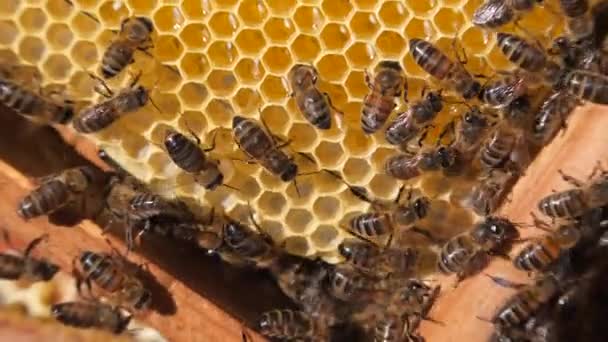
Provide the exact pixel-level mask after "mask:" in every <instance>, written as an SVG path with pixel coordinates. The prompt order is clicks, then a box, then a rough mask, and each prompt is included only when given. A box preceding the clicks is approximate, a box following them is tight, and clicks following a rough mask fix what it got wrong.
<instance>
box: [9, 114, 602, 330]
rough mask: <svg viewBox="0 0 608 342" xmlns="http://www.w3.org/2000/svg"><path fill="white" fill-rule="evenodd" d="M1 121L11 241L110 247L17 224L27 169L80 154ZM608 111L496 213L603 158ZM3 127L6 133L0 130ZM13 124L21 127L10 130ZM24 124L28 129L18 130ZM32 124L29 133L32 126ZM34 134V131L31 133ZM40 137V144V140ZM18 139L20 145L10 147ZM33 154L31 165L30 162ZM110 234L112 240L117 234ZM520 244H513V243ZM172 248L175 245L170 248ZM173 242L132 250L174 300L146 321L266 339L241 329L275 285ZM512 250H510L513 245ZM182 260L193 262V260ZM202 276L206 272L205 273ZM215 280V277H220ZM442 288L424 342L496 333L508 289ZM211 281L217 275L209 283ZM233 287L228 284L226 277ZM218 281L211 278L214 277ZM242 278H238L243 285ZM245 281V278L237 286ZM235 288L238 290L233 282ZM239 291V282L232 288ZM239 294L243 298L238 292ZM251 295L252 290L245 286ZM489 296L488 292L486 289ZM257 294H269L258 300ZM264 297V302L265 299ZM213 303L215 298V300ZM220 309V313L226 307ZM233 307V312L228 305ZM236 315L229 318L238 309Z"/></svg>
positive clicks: (88, 151) (574, 124)
mask: <svg viewBox="0 0 608 342" xmlns="http://www.w3.org/2000/svg"><path fill="white" fill-rule="evenodd" d="M2 114H3V115H1V116H2V120H1V121H2V123H3V125H2V126H0V127H1V128H0V134H2V140H1V141H0V159H1V160H0V184H2V186H3V190H4V193H3V196H1V197H0V213H1V214H2V221H1V223H2V225H3V226H5V227H7V228H8V229H9V231H10V232H11V235H12V237H13V238H14V240H15V241H19V242H21V243H22V244H25V242H27V241H29V240H31V239H32V238H34V237H36V236H39V235H40V234H41V233H44V232H49V233H50V234H51V236H52V242H51V243H49V245H48V247H47V250H46V251H47V253H48V255H49V256H50V257H51V258H53V260H54V261H56V262H57V263H59V264H60V265H61V266H62V267H64V268H65V269H68V270H69V268H70V267H71V266H70V265H71V258H72V256H73V255H74V254H75V253H77V252H78V251H79V250H82V249H83V248H99V249H102V250H103V249H107V244H106V242H105V241H104V239H105V238H106V237H105V236H102V235H101V233H100V232H101V231H100V229H99V228H98V227H96V226H95V223H93V222H90V221H85V222H81V223H79V224H78V225H77V228H79V229H75V228H76V227H74V228H66V227H58V226H56V225H54V224H53V223H50V222H48V220H47V219H46V218H40V219H35V220H32V221H29V222H23V220H21V219H20V218H19V217H18V216H17V214H16V211H15V206H16V203H17V202H18V201H19V200H20V199H21V198H22V197H23V196H24V195H25V194H26V193H27V191H29V190H30V189H32V187H33V183H32V181H31V178H32V177H36V176H42V175H44V174H47V173H49V172H52V171H56V170H58V169H60V168H61V167H66V166H73V165H78V164H81V163H83V162H84V161H83V160H82V159H80V158H79V157H78V156H75V155H74V154H73V153H70V151H69V150H67V149H66V148H65V146H63V145H62V142H61V141H59V139H58V137H57V135H56V134H54V132H53V131H52V130H51V129H46V128H36V129H35V131H32V128H31V126H30V125H29V124H28V123H26V122H25V121H24V120H21V119H20V118H16V117H13V115H12V114H11V113H8V112H6V111H3V113H2ZM607 127H608V115H607V113H606V110H605V108H603V107H600V106H595V105H588V106H585V107H582V108H579V109H578V110H577V111H576V113H575V114H574V115H573V116H572V118H571V120H570V121H569V125H568V129H567V130H566V132H565V134H562V135H560V136H558V137H557V138H556V139H555V140H554V141H553V142H552V143H551V144H550V145H549V146H547V147H546V148H545V149H544V150H543V151H542V152H541V153H540V154H539V155H538V157H537V158H536V160H535V161H534V162H533V163H532V165H531V166H530V167H529V168H528V170H527V171H526V174H525V175H524V176H523V177H522V178H521V179H520V180H519V182H518V183H517V184H516V185H515V187H514V188H513V191H512V194H511V195H510V196H509V198H508V200H507V202H506V203H505V204H504V206H503V208H501V210H500V211H499V214H500V215H505V216H507V217H509V218H510V219H512V220H513V221H515V222H519V223H524V222H525V223H528V222H530V216H529V213H530V211H531V210H535V208H536V203H537V201H538V200H539V198H540V197H542V196H544V195H545V194H547V193H549V192H550V191H551V190H560V189H563V188H566V187H567V186H568V185H567V184H565V183H564V182H563V181H562V180H561V178H560V176H559V174H558V173H557V170H558V169H562V170H564V171H565V172H567V173H569V174H571V175H573V176H575V177H580V178H584V177H586V176H587V174H588V173H589V171H590V170H591V169H592V168H593V166H594V164H595V163H596V162H597V161H598V160H599V161H602V162H606V161H607V160H608V149H607V148H606V146H608V135H606V134H605V130H606V128H607ZM2 131H3V132H2ZM15 132H19V134H16V133H15ZM24 132H25V134H23V133H24ZM28 132H29V134H28ZM33 138H35V139H33ZM64 138H66V140H67V141H68V142H70V143H72V144H76V148H77V150H79V151H81V152H82V153H83V154H85V155H86V156H89V157H91V156H92V151H93V150H94V149H93V148H91V146H90V145H89V144H87V143H86V141H83V140H81V139H78V140H74V139H73V137H70V136H69V135H66V136H64ZM41 142H45V144H41ZM15 146H19V150H18V151H17V149H15V148H14V147H15ZM32 161H36V163H32ZM521 232H522V236H523V237H527V236H533V235H540V234H541V232H540V231H538V230H535V229H534V228H527V229H526V228H522V229H521ZM110 240H111V241H112V242H113V243H114V244H116V245H117V246H121V248H123V245H122V241H121V240H120V239H119V238H116V237H110ZM520 247H521V246H516V248H515V251H517V250H518V248H520ZM175 248H178V249H175ZM197 252H198V251H191V250H187V251H184V250H183V249H180V248H179V246H176V245H174V244H172V243H167V242H165V241H152V243H150V244H149V245H146V246H144V248H143V249H142V250H137V251H136V252H135V253H133V254H132V255H131V257H133V261H134V262H137V263H142V262H145V263H148V265H149V267H150V270H151V272H152V273H153V274H154V275H155V276H156V277H157V279H158V281H159V282H160V284H162V285H163V286H164V287H166V289H167V291H168V292H169V293H170V294H171V296H172V297H173V299H174V301H175V306H176V310H175V312H174V313H173V314H171V315H167V316H163V315H160V314H158V313H151V314H150V315H148V316H147V317H145V318H144V319H143V320H144V321H145V322H146V323H148V324H150V325H151V326H152V327H154V328H156V329H158V330H159V331H160V332H161V333H162V334H163V335H164V336H166V337H167V338H168V339H169V340H171V341H220V340H221V341H242V338H243V336H242V332H243V331H246V332H247V335H248V337H249V340H250V341H263V340H264V339H263V338H262V337H260V336H259V335H257V334H256V333H254V332H252V331H250V330H248V329H245V330H243V329H244V323H243V322H244V321H247V322H249V323H250V322H252V321H253V318H254V317H255V315H256V312H257V313H259V312H261V311H262V310H266V309H270V308H272V307H274V306H285V305H287V304H286V301H285V299H284V298H281V295H280V293H278V291H277V289H276V288H275V287H273V286H272V284H271V280H270V279H268V277H260V275H259V274H257V273H256V272H249V271H242V272H241V271H240V270H234V269H230V268H229V267H226V266H225V265H221V264H219V263H217V262H214V261H213V260H209V259H206V258H204V257H202V255H201V256H200V257H196V258H195V260H194V259H192V253H197ZM512 254H513V253H512ZM184 260H192V261H193V262H191V263H190V264H189V265H185V264H188V262H184ZM484 272H486V273H488V274H493V275H498V276H500V277H503V278H507V279H510V280H514V281H526V280H527V279H529V278H527V276H526V274H524V273H522V272H519V271H517V270H515V269H514V268H513V267H512V266H511V264H509V263H508V262H506V261H504V260H493V262H492V263H491V265H490V266H489V267H488V268H487V269H486V270H485V271H484ZM204 275H207V276H209V275H212V276H211V277H205V276H204ZM218 279H221V281H219V282H218V281H217V280H218ZM437 279H438V281H439V282H440V283H441V285H442V287H443V291H442V294H441V295H440V299H439V300H438V302H437V303H436V305H435V307H434V308H433V310H432V311H431V317H433V319H434V320H437V321H439V322H442V323H443V324H436V323H432V322H423V324H422V327H421V333H422V335H423V336H424V337H425V338H426V340H427V341H429V342H439V341H483V340H486V339H487V337H488V336H489V335H490V334H491V332H492V326H491V325H490V324H488V323H487V322H483V321H481V320H479V319H478V318H477V317H491V316H492V315H493V313H494V310H495V309H496V308H497V306H498V305H500V304H501V303H502V302H503V301H504V300H505V299H506V298H507V297H508V296H510V295H511V294H512V293H513V290H510V289H504V288H501V287H499V286H496V285H495V284H493V283H492V282H491V281H489V280H488V278H487V277H485V276H483V275H478V276H475V277H473V278H471V279H467V280H465V281H463V282H462V283H461V284H460V285H459V286H458V287H457V288H455V289H453V284H454V278H445V277H440V276H438V278H437ZM214 280H215V281H214ZM227 282H229V283H230V284H231V286H230V287H234V288H233V289H229V290H228V291H226V288H225V285H226V283H227ZM213 284H215V285H213ZM239 285H241V286H239ZM243 285H244V286H243ZM239 288H240V290H239ZM235 289H236V290H235ZM238 293H241V294H244V296H238ZM252 293H256V295H255V296H251V295H250V294H252ZM490 294H491V295H490ZM259 298H264V299H265V300H263V301H260V300H258V299H259ZM266 299H267V300H266ZM216 303H217V304H216ZM224 310H225V311H224ZM228 312H230V314H229V313H228ZM235 316H236V317H239V319H235V318H234V317H235Z"/></svg>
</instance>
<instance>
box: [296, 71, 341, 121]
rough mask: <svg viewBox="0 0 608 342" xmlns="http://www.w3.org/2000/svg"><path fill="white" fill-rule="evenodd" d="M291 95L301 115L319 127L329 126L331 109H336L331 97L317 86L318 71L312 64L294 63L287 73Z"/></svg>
mask: <svg viewBox="0 0 608 342" xmlns="http://www.w3.org/2000/svg"><path fill="white" fill-rule="evenodd" d="M288 78H289V84H290V85H291V90H292V93H291V96H293V97H294V98H295V101H296V105H297V106H298V109H299V110H300V113H302V116H304V118H305V119H306V120H308V122H310V123H311V124H313V125H314V126H315V127H317V128H319V129H330V128H331V110H332V109H333V110H335V111H336V112H338V113H339V114H342V112H340V111H338V110H337V109H336V108H335V107H334V106H333V104H332V103H331V98H330V97H329V96H328V95H327V94H326V93H322V92H321V91H320V90H319V88H317V80H318V78H319V73H318V72H317V70H316V69H315V68H314V67H313V66H312V65H305V64H296V65H294V66H293V67H292V68H291V70H289V74H288Z"/></svg>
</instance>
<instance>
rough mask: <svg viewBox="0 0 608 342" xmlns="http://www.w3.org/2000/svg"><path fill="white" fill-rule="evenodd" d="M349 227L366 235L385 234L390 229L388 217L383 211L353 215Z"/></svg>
mask: <svg viewBox="0 0 608 342" xmlns="http://www.w3.org/2000/svg"><path fill="white" fill-rule="evenodd" d="M350 229H351V230H352V231H353V232H355V233H357V234H359V235H362V236H366V237H370V236H378V235H385V234H388V233H390V231H391V230H392V228H391V222H390V218H389V216H388V215H387V214H384V213H366V214H361V215H359V216H357V217H354V218H353V219H352V220H351V222H350Z"/></svg>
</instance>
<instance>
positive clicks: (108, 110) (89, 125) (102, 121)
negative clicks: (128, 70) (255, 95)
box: [73, 73, 150, 133]
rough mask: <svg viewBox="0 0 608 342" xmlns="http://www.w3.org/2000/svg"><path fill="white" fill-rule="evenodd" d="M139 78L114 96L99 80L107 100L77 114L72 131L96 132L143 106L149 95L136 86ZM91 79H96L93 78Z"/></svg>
mask: <svg viewBox="0 0 608 342" xmlns="http://www.w3.org/2000/svg"><path fill="white" fill-rule="evenodd" d="M140 76H141V73H140V74H138V75H137V76H136V77H134V78H133V81H131V84H130V85H129V87H128V88H126V89H123V90H121V91H120V92H119V93H117V94H114V92H113V91H112V90H111V89H110V88H109V87H108V86H107V85H106V84H105V82H104V81H103V80H100V84H101V85H102V86H103V88H104V89H105V93H101V94H102V95H103V96H104V97H106V98H108V99H107V100H105V101H103V102H101V103H98V104H96V105H93V106H90V107H87V108H85V109H83V110H82V111H81V112H80V113H78V116H77V117H76V118H75V119H74V122H73V126H74V129H75V130H76V131H78V132H80V133H94V132H98V131H100V130H102V129H104V128H106V127H108V126H110V125H111V124H113V123H114V122H115V121H116V120H118V119H119V118H121V117H122V116H124V115H127V114H129V113H132V112H135V111H137V110H138V109H140V108H142V107H143V106H145V105H146V103H148V101H149V100H150V95H149V92H148V89H146V88H145V87H143V86H141V85H140V86H136V84H137V82H139V78H140ZM92 77H94V78H96V77H95V76H92Z"/></svg>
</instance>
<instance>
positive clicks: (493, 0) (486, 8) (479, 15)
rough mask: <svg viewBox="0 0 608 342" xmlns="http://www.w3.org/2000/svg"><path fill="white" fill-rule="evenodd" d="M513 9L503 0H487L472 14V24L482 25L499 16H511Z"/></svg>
mask: <svg viewBox="0 0 608 342" xmlns="http://www.w3.org/2000/svg"><path fill="white" fill-rule="evenodd" d="M513 15H514V13H513V10H512V9H511V8H510V7H509V6H507V3H506V1H505V0H489V1H486V2H485V3H484V4H483V5H481V6H479V8H477V10H476V11H475V13H474V14H473V24H475V25H478V26H484V25H487V24H488V23H492V22H494V21H496V20H497V19H499V18H505V17H512V16H513Z"/></svg>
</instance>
